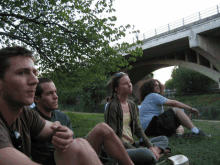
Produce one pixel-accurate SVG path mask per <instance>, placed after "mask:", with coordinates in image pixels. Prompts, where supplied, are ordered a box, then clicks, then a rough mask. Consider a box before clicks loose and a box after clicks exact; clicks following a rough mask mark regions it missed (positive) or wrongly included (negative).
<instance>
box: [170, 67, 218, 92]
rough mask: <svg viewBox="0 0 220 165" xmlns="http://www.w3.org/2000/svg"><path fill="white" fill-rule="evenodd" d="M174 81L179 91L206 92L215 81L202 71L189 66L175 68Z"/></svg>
mask: <svg viewBox="0 0 220 165" xmlns="http://www.w3.org/2000/svg"><path fill="white" fill-rule="evenodd" d="M171 81H172V83H173V86H174V87H175V88H176V89H177V93H202V92H203V93H204V92H206V91H208V90H209V85H210V84H212V83H213V82H214V81H213V80H212V79H210V78H209V77H207V76H204V75H203V74H201V73H198V72H196V71H193V70H191V69H187V68H178V67H176V68H174V69H173V72H172V80H171Z"/></svg>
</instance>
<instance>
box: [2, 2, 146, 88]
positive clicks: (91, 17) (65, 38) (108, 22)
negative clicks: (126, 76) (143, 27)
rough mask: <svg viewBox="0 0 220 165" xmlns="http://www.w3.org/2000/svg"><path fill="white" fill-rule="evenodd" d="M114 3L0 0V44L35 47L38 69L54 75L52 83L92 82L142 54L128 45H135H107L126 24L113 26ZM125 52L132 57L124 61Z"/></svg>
mask: <svg viewBox="0 0 220 165" xmlns="http://www.w3.org/2000/svg"><path fill="white" fill-rule="evenodd" d="M112 5H113V0H100V1H93V0H74V1H70V0H19V1H18V0H1V2H0V21H1V24H0V36H1V37H0V43H1V44H2V45H12V44H16V45H20V44H22V45H24V46H26V47H29V48H31V49H32V50H33V51H36V53H37V55H39V56H36V58H37V64H38V65H39V70H40V71H41V72H43V73H44V74H47V75H50V74H52V77H54V78H56V80H55V81H57V84H56V85H62V86H66V84H68V86H71V85H73V84H74V85H80V84H81V83H82V82H85V81H88V82H89V81H91V82H92V81H93V79H94V78H95V77H96V76H95V75H102V76H104V75H107V74H108V73H110V72H115V71H118V70H120V69H121V68H126V67H129V61H130V60H132V61H134V60H135V58H134V57H135V56H139V55H142V50H141V48H139V47H135V49H131V47H132V46H134V44H131V45H130V44H128V43H123V44H117V45H116V46H111V43H112V42H116V41H118V40H119V39H121V38H122V37H124V36H125V32H126V31H127V30H128V29H129V28H130V25H126V26H120V27H115V23H114V22H115V21H116V20H117V18H116V17H115V16H113V14H112V13H113V12H114V11H115V10H114V9H113V8H112ZM134 32H135V31H134ZM138 43H141V42H140V41H138ZM124 53H130V54H132V55H133V57H130V58H129V59H125V58H124V56H123V54H124Z"/></svg>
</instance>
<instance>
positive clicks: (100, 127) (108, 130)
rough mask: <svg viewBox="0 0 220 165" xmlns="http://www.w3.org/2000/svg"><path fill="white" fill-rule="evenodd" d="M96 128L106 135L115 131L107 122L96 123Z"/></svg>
mask: <svg viewBox="0 0 220 165" xmlns="http://www.w3.org/2000/svg"><path fill="white" fill-rule="evenodd" d="M95 129H96V131H98V132H99V133H101V134H103V135H106V136H107V135H110V134H112V133H114V131H113V130H112V128H111V127H109V126H108V124H106V123H99V124H98V125H96V127H95Z"/></svg>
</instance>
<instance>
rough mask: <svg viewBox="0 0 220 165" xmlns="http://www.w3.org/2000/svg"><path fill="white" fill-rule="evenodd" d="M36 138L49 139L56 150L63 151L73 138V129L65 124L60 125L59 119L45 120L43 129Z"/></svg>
mask: <svg viewBox="0 0 220 165" xmlns="http://www.w3.org/2000/svg"><path fill="white" fill-rule="evenodd" d="M36 139H39V140H43V141H45V140H46V141H51V142H52V144H53V145H54V147H55V149H56V151H57V152H65V150H66V149H67V148H68V146H69V144H70V143H71V142H72V140H73V131H72V130H70V129H69V128H68V127H66V126H62V125H61V124H60V122H59V121H56V122H54V123H51V122H49V121H46V124H45V126H44V128H43V130H42V131H41V132H40V133H39V134H38V135H37V137H36Z"/></svg>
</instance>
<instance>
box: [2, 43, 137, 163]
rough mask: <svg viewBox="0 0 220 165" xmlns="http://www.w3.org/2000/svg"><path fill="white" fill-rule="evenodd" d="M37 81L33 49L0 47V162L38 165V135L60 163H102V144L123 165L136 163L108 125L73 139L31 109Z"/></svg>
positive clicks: (57, 123)
mask: <svg viewBox="0 0 220 165" xmlns="http://www.w3.org/2000/svg"><path fill="white" fill-rule="evenodd" d="M38 82H39V81H38V79H37V69H36V68H35V66H34V60H33V55H32V52H31V51H29V50H27V49H25V48H22V47H19V46H15V47H7V48H3V49H1V50H0V103H1V106H0V137H1V138H0V164H4V165H11V164H16V165H23V164H28V165H36V164H38V163H35V162H33V161H32V160H31V159H30V155H31V138H35V139H36V140H41V141H45V142H46V141H48V142H51V143H52V144H53V145H54V148H55V151H54V158H55V162H56V164H57V165H69V164H71V165H75V164H76V165H77V164H80V165H88V164H89V165H100V164H102V163H101V161H100V160H99V158H98V156H97V154H98V153H99V152H100V150H101V147H102V146H104V148H105V149H106V151H107V152H108V154H109V155H111V157H113V158H115V159H117V160H118V161H119V162H120V163H121V164H124V165H133V162H132V161H131V159H130V158H129V156H128V154H127V152H126V150H125V148H124V147H123V144H122V143H121V141H120V139H119V138H118V137H117V136H116V135H115V133H114V131H113V130H112V129H111V128H110V127H109V126H108V125H107V124H105V123H101V124H98V125H97V126H96V127H95V128H93V130H92V131H91V132H90V133H89V134H88V135H87V136H86V137H85V139H82V138H77V139H73V131H71V130H70V129H69V128H68V127H66V126H62V125H61V124H60V122H58V121H56V122H54V123H52V122H49V121H47V120H45V119H43V118H42V117H40V115H39V114H38V113H37V112H36V111H34V110H32V109H30V107H29V105H31V104H32V103H33V101H34V96H35V91H36V85H37V84H38ZM48 95H50V93H48ZM53 97H56V94H55V93H53V94H52V96H51V98H53ZM54 104H56V103H54ZM26 105H28V106H26Z"/></svg>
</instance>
